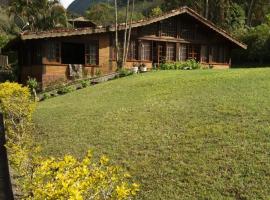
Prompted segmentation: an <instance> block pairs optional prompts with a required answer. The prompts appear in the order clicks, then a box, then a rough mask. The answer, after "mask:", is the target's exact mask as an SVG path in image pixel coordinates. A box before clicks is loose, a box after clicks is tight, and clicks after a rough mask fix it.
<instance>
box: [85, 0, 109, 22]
mask: <svg viewBox="0 0 270 200" xmlns="http://www.w3.org/2000/svg"><path fill="white" fill-rule="evenodd" d="M113 13H114V8H113V6H111V5H110V4H108V3H98V4H95V5H93V6H91V7H90V8H89V9H88V10H87V11H86V13H85V17H86V18H87V19H89V20H91V21H94V22H95V23H97V24H100V25H110V24H111V23H113V22H114V17H113Z"/></svg>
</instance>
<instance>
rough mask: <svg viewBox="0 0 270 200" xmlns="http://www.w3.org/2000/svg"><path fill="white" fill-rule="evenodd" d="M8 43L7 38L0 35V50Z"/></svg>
mask: <svg viewBox="0 0 270 200" xmlns="http://www.w3.org/2000/svg"><path fill="white" fill-rule="evenodd" d="M8 41H9V37H8V36H7V35H5V34H1V35H0V48H3V47H4V46H5V45H6V44H7V43H8Z"/></svg>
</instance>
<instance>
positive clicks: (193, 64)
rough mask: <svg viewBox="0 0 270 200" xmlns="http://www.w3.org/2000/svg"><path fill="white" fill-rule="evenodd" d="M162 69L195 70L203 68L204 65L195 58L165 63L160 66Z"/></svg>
mask: <svg viewBox="0 0 270 200" xmlns="http://www.w3.org/2000/svg"><path fill="white" fill-rule="evenodd" d="M159 68H160V69H161V70H194V69H201V68H203V67H202V65H201V64H200V63H199V62H197V61H196V60H194V59H191V60H187V61H185V62H175V63H164V64H161V65H160V66H159Z"/></svg>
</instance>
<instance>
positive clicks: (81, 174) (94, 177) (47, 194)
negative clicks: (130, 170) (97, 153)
mask: <svg viewBox="0 0 270 200" xmlns="http://www.w3.org/2000/svg"><path fill="white" fill-rule="evenodd" d="M126 177H127V176H126V175H125V173H124V172H123V171H122V170H121V169H120V168H119V167H115V166H111V165H110V164H109V161H108V159H107V158H106V157H104V156H103V157H101V158H100V161H99V162H96V163H95V162H93V159H92V153H91V152H90V151H89V152H88V154H87V155H86V156H85V158H84V159H83V160H82V161H79V160H77V159H75V158H74V157H72V156H65V157H64V158H59V159H55V158H50V159H47V160H44V161H42V162H41V164H40V165H39V166H38V167H37V168H36V170H35V172H34V173H33V179H32V184H31V186H30V188H31V191H32V194H33V196H30V197H28V199H29V200H30V199H31V200H39V199H47V200H53V199H69V200H83V199H119V200H120V199H130V198H131V197H133V196H134V195H136V193H137V192H138V189H139V186H138V185H137V184H130V183H129V182H128V178H126Z"/></svg>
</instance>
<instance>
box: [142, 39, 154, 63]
mask: <svg viewBox="0 0 270 200" xmlns="http://www.w3.org/2000/svg"><path fill="white" fill-rule="evenodd" d="M151 59H152V45H151V42H143V43H142V44H141V60H148V61H150V60H151Z"/></svg>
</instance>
